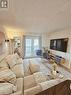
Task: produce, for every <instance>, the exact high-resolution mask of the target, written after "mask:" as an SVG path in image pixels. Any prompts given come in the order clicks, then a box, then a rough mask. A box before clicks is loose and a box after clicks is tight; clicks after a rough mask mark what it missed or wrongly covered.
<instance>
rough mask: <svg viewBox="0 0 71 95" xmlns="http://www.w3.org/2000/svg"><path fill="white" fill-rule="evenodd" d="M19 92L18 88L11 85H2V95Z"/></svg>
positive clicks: (0, 92)
mask: <svg viewBox="0 0 71 95" xmlns="http://www.w3.org/2000/svg"><path fill="white" fill-rule="evenodd" d="M16 91H17V87H16V86H14V85H13V84H10V83H0V95H9V94H11V93H13V92H16Z"/></svg>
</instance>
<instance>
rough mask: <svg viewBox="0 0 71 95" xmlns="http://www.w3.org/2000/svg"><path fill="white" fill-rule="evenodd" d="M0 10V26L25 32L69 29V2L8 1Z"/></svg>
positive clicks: (70, 1) (70, 10)
mask: <svg viewBox="0 0 71 95" xmlns="http://www.w3.org/2000/svg"><path fill="white" fill-rule="evenodd" d="M8 1H9V8H8V9H1V8H0V24H1V25H4V26H10V27H15V28H17V27H18V28H21V29H24V30H25V31H26V32H35V33H36V32H39V33H43V32H49V31H56V30H60V29H66V28H70V27H71V0H8Z"/></svg>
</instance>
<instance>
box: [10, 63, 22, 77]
mask: <svg viewBox="0 0 71 95" xmlns="http://www.w3.org/2000/svg"><path fill="white" fill-rule="evenodd" d="M11 70H12V71H13V72H14V73H15V74H16V77H17V78H19V77H21V78H22V77H24V67H23V64H18V65H15V66H14V67H13V68H12V69H11Z"/></svg>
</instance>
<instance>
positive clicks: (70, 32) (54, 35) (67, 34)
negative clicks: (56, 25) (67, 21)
mask: <svg viewBox="0 0 71 95" xmlns="http://www.w3.org/2000/svg"><path fill="white" fill-rule="evenodd" d="M47 37H48V39H47V40H48V44H47V46H48V47H49V48H50V40H51V39H59V38H69V41H68V47H67V53H64V52H60V51H56V50H51V52H52V53H54V54H56V55H59V56H62V57H64V58H66V59H68V60H69V59H71V58H70V55H71V29H67V30H63V31H57V32H49V33H48V34H47Z"/></svg>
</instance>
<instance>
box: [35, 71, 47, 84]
mask: <svg viewBox="0 0 71 95" xmlns="http://www.w3.org/2000/svg"><path fill="white" fill-rule="evenodd" d="M33 76H34V78H35V81H36V83H37V84H38V83H41V82H44V81H46V80H47V76H46V75H44V74H43V73H42V72H36V73H34V74H33Z"/></svg>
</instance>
